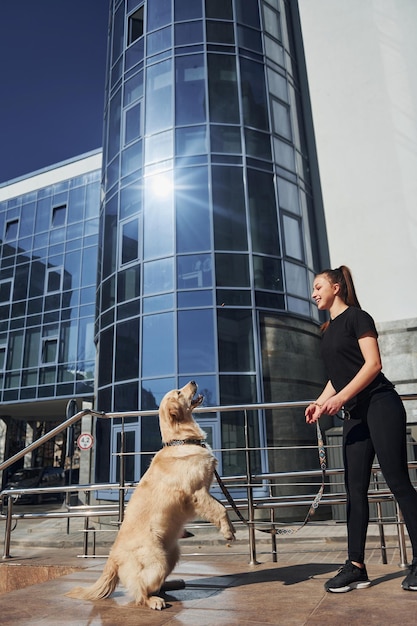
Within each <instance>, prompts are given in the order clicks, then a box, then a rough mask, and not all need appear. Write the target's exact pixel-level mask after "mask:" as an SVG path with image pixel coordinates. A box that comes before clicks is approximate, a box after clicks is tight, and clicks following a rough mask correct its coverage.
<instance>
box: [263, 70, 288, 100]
mask: <svg viewBox="0 0 417 626" xmlns="http://www.w3.org/2000/svg"><path fill="white" fill-rule="evenodd" d="M268 84H269V91H270V93H271V94H272V95H273V96H276V97H277V98H279V99H280V100H283V101H284V102H288V86H287V81H286V80H285V77H284V76H281V74H278V72H274V71H273V70H271V69H270V68H268Z"/></svg>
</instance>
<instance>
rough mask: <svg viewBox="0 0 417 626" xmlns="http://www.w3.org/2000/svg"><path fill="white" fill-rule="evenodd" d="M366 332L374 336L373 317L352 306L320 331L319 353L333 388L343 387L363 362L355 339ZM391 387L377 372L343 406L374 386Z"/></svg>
mask: <svg viewBox="0 0 417 626" xmlns="http://www.w3.org/2000/svg"><path fill="white" fill-rule="evenodd" d="M369 332H371V333H373V334H374V335H375V337H378V332H377V330H376V327H375V322H374V320H373V319H372V317H371V316H370V315H369V313H366V311H363V310H362V309H358V308H357V307H353V306H351V307H348V308H347V309H346V310H345V311H343V313H340V314H339V315H337V316H336V317H335V318H334V319H333V320H331V322H330V324H329V326H328V327H327V329H326V330H325V331H324V333H323V337H322V356H323V360H324V364H325V367H326V370H327V375H328V377H329V380H330V381H331V383H332V385H333V387H334V389H335V390H336V392H339V391H340V390H341V389H343V387H345V386H346V385H347V384H348V383H349V382H350V381H351V380H352V378H354V376H356V374H357V373H358V372H359V370H360V369H361V367H362V365H363V364H364V362H365V361H364V358H363V356H362V352H361V350H360V347H359V343H358V339H359V338H360V337H363V335H365V334H366V333H369ZM392 388H393V384H392V383H391V382H390V381H389V380H388V379H387V378H386V377H385V376H384V374H382V372H380V373H379V374H378V375H377V376H376V377H375V378H374V380H373V381H372V382H371V383H370V384H369V385H368V386H367V387H365V389H363V390H362V391H361V392H360V393H359V394H358V395H357V396H355V397H354V398H351V399H350V400H349V401H348V402H347V403H346V408H348V409H352V408H353V407H354V406H355V405H356V404H358V403H359V402H361V401H363V400H365V399H366V398H367V397H368V396H369V395H370V394H372V393H374V392H375V391H377V390H378V391H379V390H382V389H392Z"/></svg>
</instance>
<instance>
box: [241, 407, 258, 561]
mask: <svg viewBox="0 0 417 626" xmlns="http://www.w3.org/2000/svg"><path fill="white" fill-rule="evenodd" d="M244 419H245V456H246V484H247V494H248V517H249V519H248V522H249V526H248V532H249V558H250V561H249V563H250V565H257V563H258V562H257V560H256V540H255V526H254V521H255V520H254V518H255V515H254V505H253V490H252V468H251V459H250V449H249V443H250V442H249V423H248V412H247V410H246V409H245V411H244Z"/></svg>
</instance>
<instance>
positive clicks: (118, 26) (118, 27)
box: [112, 5, 125, 65]
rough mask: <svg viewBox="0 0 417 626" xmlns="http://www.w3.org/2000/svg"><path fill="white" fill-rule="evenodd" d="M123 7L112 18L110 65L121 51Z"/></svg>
mask: <svg viewBox="0 0 417 626" xmlns="http://www.w3.org/2000/svg"><path fill="white" fill-rule="evenodd" d="M124 19H125V7H124V5H122V6H120V7H119V8H118V9H117V11H116V13H115V16H114V24H113V46H112V65H113V64H114V62H115V61H117V59H118V58H119V56H120V54H121V53H122V49H123V33H124Z"/></svg>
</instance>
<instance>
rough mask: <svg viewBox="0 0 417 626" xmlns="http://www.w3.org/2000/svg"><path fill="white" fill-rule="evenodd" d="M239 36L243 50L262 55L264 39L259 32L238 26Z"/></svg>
mask: <svg viewBox="0 0 417 626" xmlns="http://www.w3.org/2000/svg"><path fill="white" fill-rule="evenodd" d="M237 36H238V43H239V46H240V47H241V48H248V49H249V50H254V51H255V52H259V53H260V54H262V38H261V33H260V32H259V31H258V30H254V29H253V28H246V26H238V29H237Z"/></svg>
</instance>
